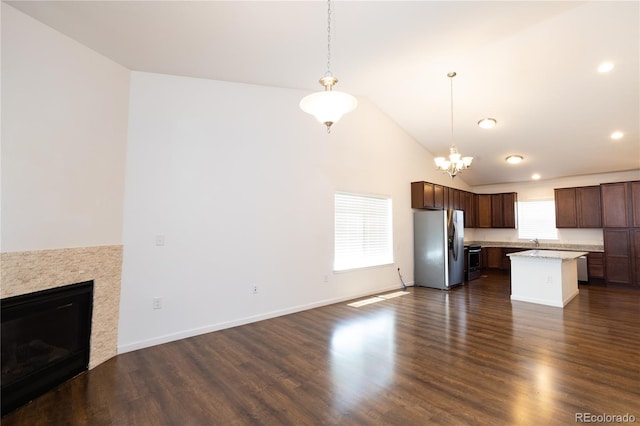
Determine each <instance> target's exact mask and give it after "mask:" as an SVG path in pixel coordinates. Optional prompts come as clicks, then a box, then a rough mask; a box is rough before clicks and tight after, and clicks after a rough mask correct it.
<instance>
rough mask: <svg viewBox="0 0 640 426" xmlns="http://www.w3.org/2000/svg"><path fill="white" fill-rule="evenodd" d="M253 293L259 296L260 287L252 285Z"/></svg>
mask: <svg viewBox="0 0 640 426" xmlns="http://www.w3.org/2000/svg"><path fill="white" fill-rule="evenodd" d="M251 292H252V293H253V294H258V286H257V285H256V284H252V285H251Z"/></svg>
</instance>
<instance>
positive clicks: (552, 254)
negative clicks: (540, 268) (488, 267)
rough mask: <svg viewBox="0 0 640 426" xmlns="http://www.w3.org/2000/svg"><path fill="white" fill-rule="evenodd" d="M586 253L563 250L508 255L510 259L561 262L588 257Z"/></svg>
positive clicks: (529, 251) (518, 252)
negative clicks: (521, 258) (525, 258)
mask: <svg viewBox="0 0 640 426" xmlns="http://www.w3.org/2000/svg"><path fill="white" fill-rule="evenodd" d="M587 254H588V253H587V252H586V251H563V250H525V251H517V252H515V253H508V254H507V256H509V257H527V258H541V259H559V260H571V259H577V258H578V257H580V256H586V255H587Z"/></svg>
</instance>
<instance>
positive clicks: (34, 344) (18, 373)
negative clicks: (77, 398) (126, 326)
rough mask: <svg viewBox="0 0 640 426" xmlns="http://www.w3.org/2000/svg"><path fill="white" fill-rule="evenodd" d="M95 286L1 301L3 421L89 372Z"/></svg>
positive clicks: (76, 286) (83, 285)
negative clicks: (54, 389) (49, 392)
mask: <svg viewBox="0 0 640 426" xmlns="http://www.w3.org/2000/svg"><path fill="white" fill-rule="evenodd" d="M92 311H93V281H87V282H82V283H78V284H72V285H67V286H64V287H58V288H54V289H50V290H43V291H38V292H35V293H29V294H25V295H20V296H14V297H9V298H6V299H2V300H1V307H0V312H1V316H2V330H1V332H2V334H1V339H2V342H1V343H2V395H1V399H2V415H4V414H6V413H8V412H10V411H12V410H14V409H15V408H18V407H19V406H21V405H23V404H25V403H27V402H29V401H30V400H32V399H33V398H35V397H37V396H39V395H41V394H43V393H45V392H47V391H48V390H50V389H52V388H53V387H55V386H57V385H59V384H60V383H63V382H64V381H66V380H68V379H70V378H71V377H73V376H75V375H77V374H78V373H80V372H82V371H85V370H87V368H88V366H89V344H90V337H91V317H92Z"/></svg>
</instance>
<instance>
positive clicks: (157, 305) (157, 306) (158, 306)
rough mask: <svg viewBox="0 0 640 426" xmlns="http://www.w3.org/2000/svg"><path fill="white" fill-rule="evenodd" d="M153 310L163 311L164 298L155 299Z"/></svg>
mask: <svg viewBox="0 0 640 426" xmlns="http://www.w3.org/2000/svg"><path fill="white" fill-rule="evenodd" d="M153 309H162V297H154V298H153Z"/></svg>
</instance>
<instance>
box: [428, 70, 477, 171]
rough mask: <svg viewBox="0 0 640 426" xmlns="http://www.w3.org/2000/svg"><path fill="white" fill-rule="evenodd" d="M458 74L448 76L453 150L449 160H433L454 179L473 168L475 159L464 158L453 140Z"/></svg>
mask: <svg viewBox="0 0 640 426" xmlns="http://www.w3.org/2000/svg"><path fill="white" fill-rule="evenodd" d="M456 75H457V74H456V72H455V71H452V72H450V73H449V74H447V77H449V78H450V79H451V148H449V159H448V160H447V159H445V158H444V157H436V158H434V159H433V161H435V163H436V167H437V169H438V170H440V171H442V172H445V173H448V174H449V176H451V178H452V179H453V178H454V177H456V175H457V174H458V173H460V172H462V171H463V170H465V169H468V168H469V166H471V162H472V161H473V157H463V156H462V155H460V153H459V152H458V149H457V148H456V146H455V144H454V139H453V78H454V77H455V76H456Z"/></svg>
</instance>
